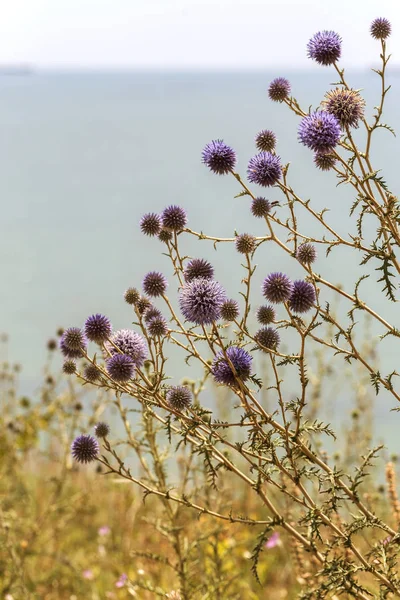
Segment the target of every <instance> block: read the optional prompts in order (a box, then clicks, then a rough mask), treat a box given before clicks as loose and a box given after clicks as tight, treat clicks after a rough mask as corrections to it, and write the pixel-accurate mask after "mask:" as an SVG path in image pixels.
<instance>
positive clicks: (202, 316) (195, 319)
mask: <svg viewBox="0 0 400 600" xmlns="http://www.w3.org/2000/svg"><path fill="white" fill-rule="evenodd" d="M225 300H226V293H225V290H224V289H223V287H222V286H221V284H220V283H218V282H217V281H214V280H213V279H204V278H203V277H200V278H198V279H193V280H192V281H190V282H189V283H187V284H186V285H185V286H184V287H183V288H182V289H181V291H180V294H179V305H180V309H181V312H182V314H183V316H184V317H185V319H186V320H187V321H190V322H192V323H196V325H210V324H211V323H213V322H214V321H217V320H218V319H219V318H220V316H221V308H222V305H223V303H224V302H225Z"/></svg>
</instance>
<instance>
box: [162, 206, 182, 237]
mask: <svg viewBox="0 0 400 600" xmlns="http://www.w3.org/2000/svg"><path fill="white" fill-rule="evenodd" d="M161 221H162V226H163V228H164V229H169V230H170V231H182V229H185V227H186V224H187V215H186V211H185V209H184V208H181V207H180V206H175V205H171V206H168V207H167V208H165V209H164V211H163V213H162V215H161ZM160 235H161V232H160Z"/></svg>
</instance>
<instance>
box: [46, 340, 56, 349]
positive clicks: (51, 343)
mask: <svg viewBox="0 0 400 600" xmlns="http://www.w3.org/2000/svg"><path fill="white" fill-rule="evenodd" d="M56 348H57V341H56V340H53V339H50V340H48V341H47V350H50V352H53V350H56Z"/></svg>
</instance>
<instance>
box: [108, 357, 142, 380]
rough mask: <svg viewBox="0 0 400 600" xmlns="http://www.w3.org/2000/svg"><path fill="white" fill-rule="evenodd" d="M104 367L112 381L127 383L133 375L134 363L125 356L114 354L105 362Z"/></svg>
mask: <svg viewBox="0 0 400 600" xmlns="http://www.w3.org/2000/svg"><path fill="white" fill-rule="evenodd" d="M106 367H107V372H108V374H109V375H110V376H111V377H112V378H113V379H114V381H119V382H124V381H129V379H132V377H133V375H134V373H135V363H134V362H133V360H132V358H131V357H130V356H128V355H127V354H114V356H112V357H111V358H109V359H108V360H107V361H106Z"/></svg>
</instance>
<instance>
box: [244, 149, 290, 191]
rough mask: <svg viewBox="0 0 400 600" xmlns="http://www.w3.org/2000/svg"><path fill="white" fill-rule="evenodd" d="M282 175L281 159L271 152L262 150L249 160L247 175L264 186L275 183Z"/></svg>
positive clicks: (250, 179) (252, 180) (253, 181)
mask: <svg viewBox="0 0 400 600" xmlns="http://www.w3.org/2000/svg"><path fill="white" fill-rule="evenodd" d="M281 175H282V167H281V159H280V158H279V156H276V155H275V154H271V153H270V152H260V154H256V155H255V156H253V158H251V159H250V160H249V165H248V167H247V177H248V179H249V181H251V182H252V183H257V184H258V185H262V186H264V187H270V186H272V185H275V184H276V182H277V181H279V179H280V177H281Z"/></svg>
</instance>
